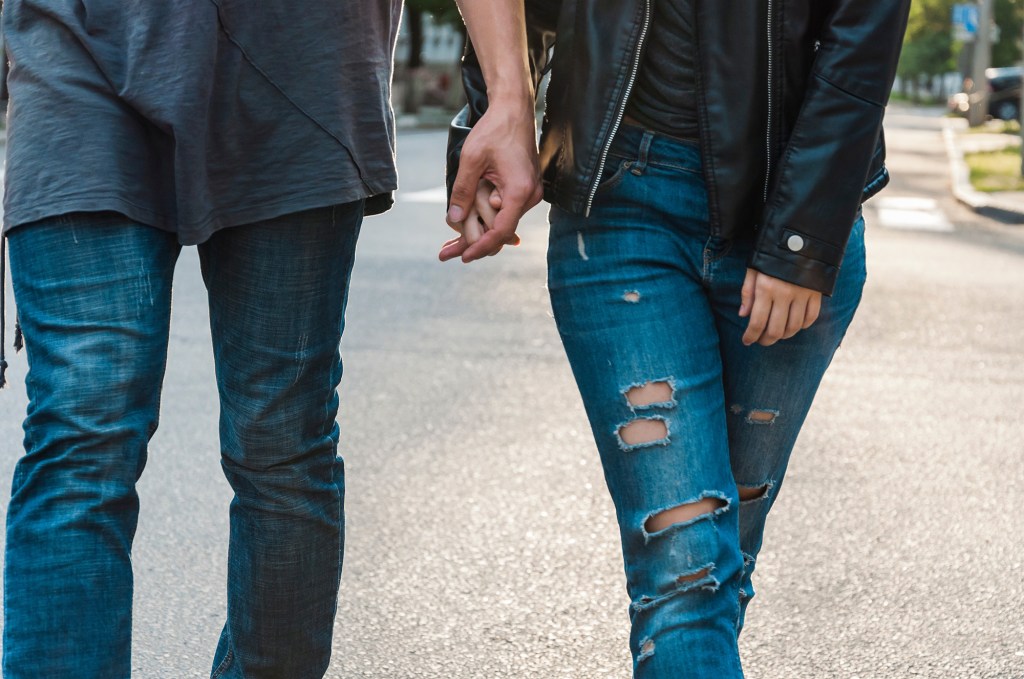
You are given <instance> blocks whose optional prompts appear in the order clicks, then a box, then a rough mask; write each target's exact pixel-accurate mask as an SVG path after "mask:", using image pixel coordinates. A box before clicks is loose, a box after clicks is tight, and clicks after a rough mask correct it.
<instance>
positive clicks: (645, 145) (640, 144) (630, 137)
mask: <svg viewBox="0 0 1024 679" xmlns="http://www.w3.org/2000/svg"><path fill="white" fill-rule="evenodd" d="M608 155H610V156H617V157H620V158H627V159H630V160H636V161H638V163H639V165H641V166H645V165H648V164H652V165H667V166H669V167H682V168H686V169H691V170H694V171H699V170H700V169H701V167H702V163H701V153H700V143H699V142H698V141H697V140H695V139H693V140H691V139H680V138H679V137H671V136H669V135H667V134H663V133H661V132H655V131H654V130H649V129H647V128H644V127H641V126H639V125H635V124H632V123H630V122H628V121H626V122H623V124H622V126H621V127H620V128H619V131H618V132H617V133H616V135H615V139H614V140H612V145H611V148H610V149H609V151H608Z"/></svg>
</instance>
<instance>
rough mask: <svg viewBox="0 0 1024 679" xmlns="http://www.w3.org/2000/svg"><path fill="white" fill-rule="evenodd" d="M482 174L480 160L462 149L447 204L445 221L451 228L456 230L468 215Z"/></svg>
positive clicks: (482, 169)
mask: <svg viewBox="0 0 1024 679" xmlns="http://www.w3.org/2000/svg"><path fill="white" fill-rule="evenodd" d="M483 172H484V168H483V163H482V159H481V158H479V157H478V156H476V155H474V154H471V153H469V152H468V150H467V149H465V148H464V149H463V153H462V157H461V159H460V161H459V172H458V174H457V175H455V183H454V184H452V196H451V200H449V202H448V215H447V221H448V225H449V226H451V227H452V228H457V225H458V224H460V223H461V222H463V221H464V220H465V218H466V215H468V214H469V210H470V208H471V207H472V206H473V201H474V200H475V198H476V191H477V187H478V186H479V184H480V178H481V177H482V175H483Z"/></svg>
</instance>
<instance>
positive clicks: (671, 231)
mask: <svg viewBox="0 0 1024 679" xmlns="http://www.w3.org/2000/svg"><path fill="white" fill-rule="evenodd" d="M725 199H726V200H728V197H725ZM550 239H551V240H550V245H549V250H548V264H549V281H548V283H549V289H550V292H551V300H552V307H553V310H554V314H555V320H556V322H557V324H558V329H559V332H560V334H561V336H562V341H563V342H564V344H565V349H566V352H567V354H568V356H569V361H570V363H571V365H572V369H573V373H574V375H575V377H576V381H577V384H578V386H579V389H580V393H581V394H582V396H583V402H584V405H585V407H586V410H587V415H588V417H589V419H590V423H591V426H592V429H593V432H594V437H595V439H596V441H597V447H598V450H599V452H600V455H601V461H602V464H603V466H604V472H605V479H606V481H607V484H608V488H609V490H610V492H611V495H612V499H613V501H614V503H615V508H616V514H617V517H618V521H619V527H620V537H621V540H622V551H623V557H624V562H625V569H626V579H627V589H628V592H629V596H630V599H631V601H632V604H631V606H630V618H631V620H632V632H631V637H630V648H631V651H632V653H633V658H634V674H635V676H636V677H638V678H640V677H642V678H643V679H736V678H738V677H742V676H743V673H742V669H741V666H740V660H739V651H738V646H737V638H738V635H739V633H740V630H741V629H742V626H743V618H744V614H745V612H746V607H747V603H748V602H749V601H750V598H751V597H752V596H753V595H754V590H753V587H752V584H751V575H752V573H753V570H754V565H755V563H756V559H757V555H758V552H759V550H760V548H761V540H762V536H763V533H764V524H765V519H766V517H767V515H768V510H769V509H770V508H771V506H772V504H773V503H774V502H775V500H776V498H777V497H778V493H779V489H780V487H781V486H782V480H783V476H784V474H785V471H786V466H787V464H788V461H789V456H790V452H791V451H792V449H793V445H794V443H795V442H796V438H797V434H798V433H799V431H800V427H801V425H802V424H803V422H804V418H805V417H806V415H807V412H808V410H809V409H810V406H811V401H812V400H813V398H814V395H815V392H816V391H817V388H818V384H819V382H820V381H821V378H822V376H823V375H824V373H825V370H826V369H827V367H828V365H829V363H830V361H831V360H832V356H833V354H834V353H835V351H836V349H837V348H838V346H839V343H840V341H841V340H842V338H843V336H844V334H845V333H846V329H847V327H848V326H849V324H850V322H851V320H852V318H853V315H854V312H855V311H856V308H857V305H858V304H859V302H860V297H861V290H862V288H863V285H864V281H865V276H866V272H865V265H864V223H863V220H861V219H858V221H857V224H856V226H855V227H854V229H853V235H852V236H851V239H850V242H849V246H848V248H847V250H846V256H845V261H844V263H843V267H842V269H841V273H840V275H839V280H838V283H837V286H836V290H835V294H834V295H833V296H832V297H831V298H825V299H824V300H823V304H822V310H821V316H820V318H819V319H818V321H817V323H815V324H814V325H813V326H812V327H811V328H809V329H808V330H804V331H802V332H800V333H799V334H797V335H796V336H795V337H793V338H792V339H788V340H783V341H781V342H779V343H777V344H775V345H773V346H771V347H763V346H760V345H754V346H750V347H747V346H744V345H743V343H742V342H741V337H742V336H743V332H744V330H745V329H746V324H747V321H746V319H742V318H740V317H739V316H738V315H737V312H738V311H739V307H740V290H741V288H742V285H743V279H744V276H745V273H746V262H747V261H748V256H749V254H750V251H751V247H752V243H751V242H748V241H745V240H739V239H737V240H725V239H721V238H718V237H715V236H713V235H711V233H710V228H709V224H708V206H707V194H706V191H705V187H704V182H703V179H702V175H701V155H700V151H699V148H698V147H697V145H696V144H694V143H689V142H685V141H681V140H677V139H673V138H671V137H666V136H663V135H657V134H654V133H651V132H648V131H645V130H643V129H642V128H639V127H633V126H626V127H624V128H622V130H621V131H620V133H619V134H618V136H617V137H616V139H615V140H614V142H613V145H612V150H611V153H610V156H609V159H608V164H607V167H606V169H605V172H604V175H603V177H602V183H601V185H600V188H599V190H598V193H597V196H596V200H595V203H594V207H593V210H592V212H591V215H590V217H589V218H585V217H582V216H578V215H573V214H570V213H567V212H565V211H562V210H560V209H558V208H553V209H552V211H551V235H550ZM642 385H654V386H661V387H662V391H663V397H662V398H661V399H659V401H658V402H653V403H647V404H640V405H638V404H637V399H634V400H631V399H630V391H631V389H633V388H634V387H638V386H642ZM669 394H670V395H669ZM645 419H650V420H655V421H656V422H660V423H661V424H660V425H655V429H656V430H657V431H659V432H661V436H659V437H654V436H649V437H647V438H646V439H645V440H644V441H643V442H641V443H637V442H636V441H633V443H627V442H626V441H625V440H624V439H623V436H624V434H623V432H624V430H625V429H626V427H627V426H628V425H629V424H630V423H632V422H635V421H638V420H645ZM646 424H647V425H650V424H651V423H646ZM662 425H663V426H662ZM737 485H739V486H741V487H744V488H745V489H748V491H749V494H750V495H751V496H752V497H751V498H750V499H748V500H746V501H743V502H741V501H740V498H739V492H738V490H737ZM707 499H709V500H711V501H712V503H713V504H715V505H717V509H715V510H713V511H709V512H705V513H702V514H701V515H698V516H695V518H693V519H691V520H689V521H685V522H679V523H676V524H674V525H670V526H669V527H668V528H665V529H663V530H654V531H649V530H648V528H647V526H648V519H650V518H651V517H654V516H656V515H657V514H659V513H661V512H663V511H665V510H669V509H672V508H675V507H679V506H683V505H686V504H692V503H696V502H698V501H702V500H707Z"/></svg>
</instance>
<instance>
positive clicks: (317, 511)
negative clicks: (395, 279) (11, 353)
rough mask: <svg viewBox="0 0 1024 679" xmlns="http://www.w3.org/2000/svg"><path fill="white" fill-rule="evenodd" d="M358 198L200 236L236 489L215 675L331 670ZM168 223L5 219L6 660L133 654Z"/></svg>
mask: <svg viewBox="0 0 1024 679" xmlns="http://www.w3.org/2000/svg"><path fill="white" fill-rule="evenodd" d="M362 213H363V206H362V202H361V201H360V202H356V203H348V204H344V205H338V206H336V207H327V208H323V209H317V210H310V211H307V212H302V213H298V214H293V215H288V216H286V217H281V218H278V219H274V220H269V221H266V222H261V223H257V224H251V225H247V226H241V227H235V228H231V229H226V230H223V231H220V232H219V233H217V234H216V235H214V236H213V238H211V239H210V240H209V241H207V242H206V243H204V244H202V245H200V246H199V254H200V259H201V264H202V271H203V278H204V280H205V283H206V287H207V291H208V295H209V307H210V325H211V329H212V335H213V348H214V358H215V362H216V375H217V383H218V388H219V395H220V405H221V417H220V438H221V463H222V467H223V469H224V473H225V475H226V476H227V479H228V481H229V482H230V484H231V487H232V488H233V490H234V499H233V500H232V503H231V510H230V515H231V520H230V526H231V537H230V545H229V554H228V597H227V600H228V611H227V621H226V624H225V626H224V631H223V633H222V636H221V639H220V644H219V647H218V648H217V651H216V655H215V659H214V665H213V674H212V676H213V677H225V678H232V679H243V678H244V679H271V678H274V679H279V678H280V677H289V678H296V679H306V678H313V677H321V676H323V674H324V673H325V672H326V670H327V666H328V663H329V661H330V653H331V637H332V630H333V624H334V617H335V611H336V607H337V595H338V586H339V582H340V578H341V565H342V553H343V547H344V514H343V498H344V490H345V486H344V468H343V465H342V460H341V459H340V458H339V457H338V456H337V445H338V426H337V424H336V421H335V417H336V414H337V410H338V394H337V386H338V384H339V382H340V380H341V357H340V354H339V342H340V340H341V333H342V328H343V325H344V309H345V303H346V298H347V294H348V283H349V275H350V273H351V269H352V264H353V260H354V255H355V244H356V238H357V236H358V233H359V227H360V224H361V222H362ZM179 252H180V246H179V245H178V242H177V240H176V238H175V236H174V235H173V234H169V233H165V232H162V231H158V230H156V229H153V228H150V227H147V226H142V225H140V224H137V223H133V222H131V221H129V220H128V219H127V218H125V217H122V216H120V215H116V214H112V213H96V214H92V213H89V214H81V213H80V214H68V215H65V216H62V217H58V218H55V219H48V220H45V221H43V222H39V223H35V224H30V225H26V226H22V227H18V228H16V229H14V230H13V231H12V232H11V233H10V259H11V274H12V278H13V283H14V291H15V296H16V299H17V303H18V314H19V317H20V319H21V323H22V328H23V330H24V334H25V347H26V350H27V355H28V363H29V373H28V377H27V392H28V397H29V405H28V417H27V419H26V420H25V451H26V454H25V455H24V457H22V458H21V460H20V461H19V462H18V465H17V468H16V469H15V473H14V482H13V490H12V496H11V502H10V505H9V507H8V513H7V547H6V550H7V551H6V561H5V571H4V576H5V577H4V616H5V625H4V658H3V670H4V676H5V677H7V679H20V678H22V677H24V678H26V679H28V678H30V677H31V678H32V679H38V678H39V677H46V678H47V679H60V678H63V677H68V678H71V677H74V678H75V679H122V678H124V677H128V676H129V675H130V673H131V612H132V564H131V556H130V555H131V547H132V539H133V537H134V534H135V528H136V525H137V518H138V510H139V500H138V496H137V495H136V490H135V485H136V482H137V481H138V479H139V477H140V475H141V474H142V470H143V467H144V466H145V463H146V450H147V444H148V442H149V439H150V438H151V437H152V436H153V433H154V432H155V431H156V428H157V420H158V410H159V405H160V385H161V382H162V379H163V374H164V366H165V362H166V356H167V339H168V330H169V321H170V309H171V277H172V274H173V271H174V265H175V262H176V260H177V258H178V254H179Z"/></svg>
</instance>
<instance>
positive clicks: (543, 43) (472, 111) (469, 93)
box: [445, 0, 562, 201]
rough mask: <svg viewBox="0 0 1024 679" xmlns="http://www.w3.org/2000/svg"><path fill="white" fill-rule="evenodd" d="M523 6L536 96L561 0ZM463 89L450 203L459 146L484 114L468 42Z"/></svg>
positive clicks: (452, 134) (451, 138) (530, 0)
mask: <svg viewBox="0 0 1024 679" xmlns="http://www.w3.org/2000/svg"><path fill="white" fill-rule="evenodd" d="M525 3H526V4H525V12H526V49H527V51H528V53H529V60H530V75H531V76H532V78H533V89H534V92H536V91H537V90H538V87H539V86H540V81H541V79H543V77H544V74H545V73H547V71H548V66H549V63H550V59H551V48H552V47H553V45H554V42H555V27H556V24H557V23H558V13H559V11H560V9H561V4H562V0H525ZM462 86H463V88H464V89H465V91H466V100H467V101H468V103H467V104H466V106H465V107H464V108H463V109H462V110H461V111H459V113H458V114H457V115H456V116H455V119H454V120H452V122H451V125H450V126H449V128H448V153H447V156H446V161H447V162H446V168H445V183H446V185H447V187H448V200H449V201H450V200H451V196H452V185H453V184H454V183H455V177H456V175H458V173H459V157H460V155H461V154H462V145H463V144H464V143H465V141H466V137H467V136H469V132H470V130H472V129H473V126H474V125H475V124H476V122H477V121H478V120H480V117H481V116H483V114H484V113H485V112H486V111H487V85H486V83H484V75H483V70H482V69H481V68H480V61H479V60H478V59H477V55H476V50H475V49H473V43H472V42H471V41H470V40H469V39H468V38H467V40H466V52H465V55H464V56H463V57H462Z"/></svg>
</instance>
